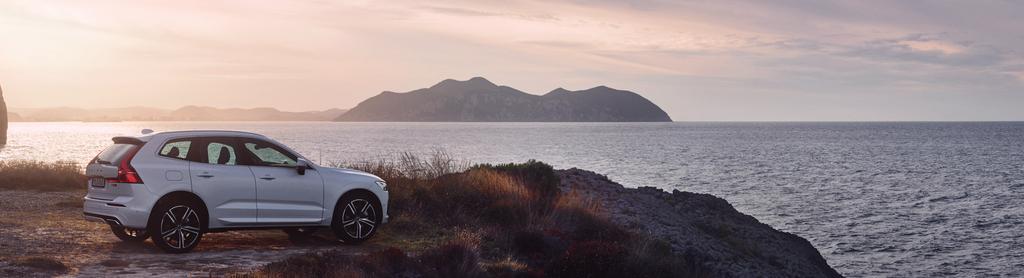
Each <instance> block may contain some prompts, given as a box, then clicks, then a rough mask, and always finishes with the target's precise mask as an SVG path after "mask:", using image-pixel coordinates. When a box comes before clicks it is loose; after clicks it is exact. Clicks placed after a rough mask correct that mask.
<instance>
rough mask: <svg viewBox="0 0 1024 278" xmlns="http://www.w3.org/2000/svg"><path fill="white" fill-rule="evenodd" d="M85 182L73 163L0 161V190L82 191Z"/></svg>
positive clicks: (80, 171)
mask: <svg viewBox="0 0 1024 278" xmlns="http://www.w3.org/2000/svg"><path fill="white" fill-rule="evenodd" d="M85 181H86V179H85V175H83V174H82V168H81V167H79V166H78V164H76V163H73V162H66V161H63V162H41V161H25V160H13V161H0V189H7V190H38V191H64V190H82V189H85V187H86V184H85Z"/></svg>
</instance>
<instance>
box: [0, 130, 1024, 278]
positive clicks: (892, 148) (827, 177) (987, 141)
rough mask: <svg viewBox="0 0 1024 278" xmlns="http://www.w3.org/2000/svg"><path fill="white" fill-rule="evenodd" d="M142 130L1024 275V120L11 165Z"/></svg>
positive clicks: (952, 267) (924, 262) (843, 252)
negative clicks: (481, 172) (412, 168)
mask: <svg viewBox="0 0 1024 278" xmlns="http://www.w3.org/2000/svg"><path fill="white" fill-rule="evenodd" d="M143 128H151V129H154V130H157V131H162V130H181V129H233V130H246V131H254V132H258V133H263V134H266V135H268V136H270V137H273V138H275V139H278V140H279V141H282V142H284V143H286V144H288V145H290V146H292V147H293V148H295V149H297V150H298V151H299V152H301V153H303V154H304V155H305V156H307V157H309V158H311V159H312V160H314V161H323V162H324V163H327V162H340V161H360V160H367V159H373V158H376V157H379V156H381V155H385V156H386V155H389V154H395V153H398V152H403V151H412V152H417V153H429V152H431V151H433V150H438V149H443V150H445V151H447V152H448V153H450V154H451V155H453V156H454V157H457V158H460V159H464V160H467V161H472V162H491V163H496V162H521V161H525V160H527V159H538V160H541V161H545V162H548V163H551V164H553V165H555V166H556V167H558V168H569V167H578V168H583V169H588V170H593V171H596V172H599V173H603V174H607V175H608V176H609V177H610V178H611V179H613V180H615V181H618V182H620V183H622V184H624V185H626V186H631V187H636V186H654V187H659V188H662V189H665V190H673V189H678V190H684V191H692V192H701V193H710V194H714V195H717V196H720V197H722V198H725V199H726V200H728V201H729V202H730V203H732V204H733V205H734V206H735V207H736V208H737V209H739V210H740V211H742V212H744V213H747V214H750V215H753V216H754V217H757V218H758V219H759V220H761V221H762V222H764V223H767V224H769V225H771V226H773V227H775V228H777V229H779V230H782V231H786V232H790V233H794V234H797V235H800V236H802V237H804V238H806V239H808V240H809V241H810V242H811V243H812V244H813V245H814V246H815V247H817V248H818V249H819V250H820V251H821V253H822V255H824V257H825V258H826V259H827V260H828V261H829V264H831V265H832V266H833V267H834V268H836V269H837V270H838V271H839V272H840V273H842V274H844V275H847V276H850V277H881V276H888V277H891V276H896V277H908V276H909V277H920V276H972V277H977V276H1022V275H1024V201H1022V200H1024V123H607V124H605V123H321V122H308V123H283V122H268V123H238V122H210V123H205V122H204V123H167V122H159V123H143V122H128V123H12V125H11V130H10V142H9V144H8V145H7V146H6V147H5V148H4V149H2V150H0V159H3V160H8V159H37V160H47V161H54V160H72V161H78V162H81V163H84V162H86V161H87V160H89V159H90V158H92V156H94V155H96V153H98V152H99V151H100V150H101V149H102V148H104V147H105V146H106V145H107V144H109V140H110V137H112V136H114V135H121V134H137V133H138V132H139V130H141V129H143Z"/></svg>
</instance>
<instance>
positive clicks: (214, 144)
mask: <svg viewBox="0 0 1024 278" xmlns="http://www.w3.org/2000/svg"><path fill="white" fill-rule="evenodd" d="M203 162H204V163H209V164H218V165H238V155H237V152H236V151H235V147H234V146H232V145H231V142H229V141H220V140H216V139H214V140H210V142H209V143H208V144H207V145H206V161H203Z"/></svg>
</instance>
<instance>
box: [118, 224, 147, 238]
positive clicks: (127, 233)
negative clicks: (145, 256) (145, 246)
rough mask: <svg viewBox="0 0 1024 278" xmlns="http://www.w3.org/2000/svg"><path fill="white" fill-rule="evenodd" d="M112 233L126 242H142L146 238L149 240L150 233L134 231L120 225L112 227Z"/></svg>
mask: <svg viewBox="0 0 1024 278" xmlns="http://www.w3.org/2000/svg"><path fill="white" fill-rule="evenodd" d="M110 231H112V232H114V235H115V236H117V238H119V239H121V240H122V241H126V242H142V241H145V240H146V238H149V231H146V230H145V229H132V228H128V227H124V226H119V225H110Z"/></svg>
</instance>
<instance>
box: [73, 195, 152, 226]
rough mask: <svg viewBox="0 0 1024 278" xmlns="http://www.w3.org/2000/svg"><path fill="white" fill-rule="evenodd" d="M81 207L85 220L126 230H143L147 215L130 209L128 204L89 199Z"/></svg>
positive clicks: (86, 198) (144, 212) (147, 218)
mask: <svg viewBox="0 0 1024 278" xmlns="http://www.w3.org/2000/svg"><path fill="white" fill-rule="evenodd" d="M84 200H85V203H84V204H83V205H82V207H83V212H84V217H85V219H86V220H90V221H97V222H104V223H108V224H115V225H120V226H124V227H128V228H135V229H145V228H146V222H148V220H149V213H148V212H146V211H140V210H135V209H132V208H131V206H130V202H125V203H119V202H117V200H113V201H105V200H97V199H92V198H89V197H85V198H84Z"/></svg>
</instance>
